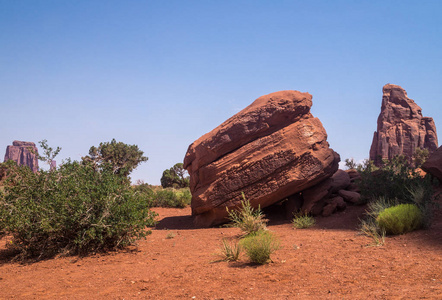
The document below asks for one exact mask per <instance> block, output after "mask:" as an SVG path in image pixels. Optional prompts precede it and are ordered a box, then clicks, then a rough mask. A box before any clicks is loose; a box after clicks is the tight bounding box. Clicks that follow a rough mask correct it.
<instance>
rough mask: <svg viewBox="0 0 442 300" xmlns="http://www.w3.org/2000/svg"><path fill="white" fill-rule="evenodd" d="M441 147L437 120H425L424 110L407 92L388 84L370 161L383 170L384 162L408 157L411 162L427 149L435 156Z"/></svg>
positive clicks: (427, 118) (384, 93)
mask: <svg viewBox="0 0 442 300" xmlns="http://www.w3.org/2000/svg"><path fill="white" fill-rule="evenodd" d="M437 146H438V142H437V134H436V125H435V124H434V121H433V119H432V118H429V117H423V116H422V109H421V108H420V107H419V106H418V105H417V104H416V103H415V102H414V101H413V100H412V99H410V98H408V96H407V92H406V91H405V90H404V89H403V88H401V87H400V86H398V85H394V84H386V85H385V86H384V88H383V96H382V107H381V113H380V114H379V117H378V124H377V131H376V132H375V133H374V136H373V142H372V144H371V148H370V160H373V161H374V163H375V165H378V166H379V165H380V164H381V162H382V159H392V158H394V157H395V156H396V155H401V154H404V155H405V156H406V157H407V158H408V159H409V161H410V162H411V159H412V156H413V154H414V152H415V151H416V149H418V148H421V149H424V148H425V149H428V151H429V152H430V153H432V152H434V151H436V149H437Z"/></svg>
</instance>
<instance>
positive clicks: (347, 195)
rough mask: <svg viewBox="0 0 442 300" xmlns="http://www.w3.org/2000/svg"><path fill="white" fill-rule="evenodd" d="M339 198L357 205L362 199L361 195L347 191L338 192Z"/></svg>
mask: <svg viewBox="0 0 442 300" xmlns="http://www.w3.org/2000/svg"><path fill="white" fill-rule="evenodd" d="M338 194H339V196H341V197H342V198H344V200H345V201H347V202H350V203H353V204H357V203H358V202H359V200H360V199H361V194H359V193H357V192H352V191H347V190H340V191H339V192H338Z"/></svg>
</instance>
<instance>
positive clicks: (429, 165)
mask: <svg viewBox="0 0 442 300" xmlns="http://www.w3.org/2000/svg"><path fill="white" fill-rule="evenodd" d="M422 170H424V171H425V172H427V173H430V174H431V175H433V176H434V177H436V178H437V179H438V180H439V183H440V184H442V146H440V147H439V148H438V149H437V150H436V151H435V152H433V154H431V155H430V157H428V159H427V161H426V162H425V163H424V164H423V165H422Z"/></svg>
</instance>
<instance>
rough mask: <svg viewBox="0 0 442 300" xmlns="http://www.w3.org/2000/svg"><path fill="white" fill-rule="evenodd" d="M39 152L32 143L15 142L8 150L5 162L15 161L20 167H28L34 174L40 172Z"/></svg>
mask: <svg viewBox="0 0 442 300" xmlns="http://www.w3.org/2000/svg"><path fill="white" fill-rule="evenodd" d="M37 156H38V150H37V147H36V146H35V144H34V143H32V142H22V141H14V142H12V146H11V145H9V146H8V147H7V148H6V154H5V160H4V161H5V162H6V161H8V160H13V161H15V162H16V163H17V165H19V166H28V167H29V168H30V169H31V170H32V171H33V172H34V173H35V172H37V171H38V157H37Z"/></svg>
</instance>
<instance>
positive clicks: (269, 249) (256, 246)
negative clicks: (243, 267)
mask: <svg viewBox="0 0 442 300" xmlns="http://www.w3.org/2000/svg"><path fill="white" fill-rule="evenodd" d="M241 245H242V246H243V247H244V249H245V251H246V254H247V256H248V257H249V258H250V260H251V261H252V262H253V263H257V264H265V263H267V262H268V261H269V260H270V255H271V254H272V253H273V252H274V251H275V250H278V249H279V240H278V238H277V237H275V236H274V235H273V233H271V232H270V231H267V230H266V231H263V230H261V231H258V232H255V233H253V234H250V235H248V236H246V237H245V238H244V239H242V240H241Z"/></svg>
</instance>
